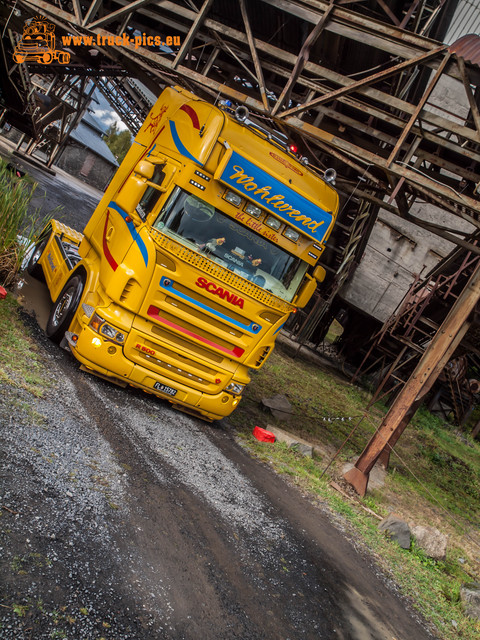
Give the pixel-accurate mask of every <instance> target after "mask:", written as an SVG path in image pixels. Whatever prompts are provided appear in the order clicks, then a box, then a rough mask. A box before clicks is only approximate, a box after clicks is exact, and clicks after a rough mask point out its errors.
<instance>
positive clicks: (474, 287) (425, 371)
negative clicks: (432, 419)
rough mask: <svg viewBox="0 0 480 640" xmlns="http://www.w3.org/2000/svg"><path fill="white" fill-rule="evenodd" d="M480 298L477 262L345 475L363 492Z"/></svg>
mask: <svg viewBox="0 0 480 640" xmlns="http://www.w3.org/2000/svg"><path fill="white" fill-rule="evenodd" d="M479 300H480V265H477V267H476V268H475V271H474V273H473V275H472V276H471V277H470V280H469V281H468V283H467V285H466V287H465V289H464V290H463V291H462V293H461V294H460V296H459V297H458V298H457V300H456V302H455V304H454V305H453V306H452V308H451V309H450V311H449V313H448V315H447V317H446V318H445V320H444V321H443V323H442V325H441V326H440V328H439V330H438V331H437V333H436V334H435V337H434V338H433V340H432V342H431V344H430V346H429V347H428V349H427V350H426V351H425V353H424V354H423V356H422V358H421V360H420V362H419V363H418V365H417V367H416V369H415V371H414V372H413V373H412V375H411V376H410V378H409V380H408V382H407V384H406V385H405V386H404V388H403V389H402V391H401V392H400V393H399V395H398V397H397V399H396V400H395V402H394V403H393V404H392V406H391V407H390V410H389V411H388V413H387V415H386V416H385V418H384V419H383V421H382V423H381V425H380V427H379V428H378V430H377V432H376V433H375V435H374V436H373V437H372V439H371V440H370V442H369V443H368V444H367V446H366V447H365V449H364V451H363V452H362V453H361V455H360V457H359V458H358V460H357V462H356V463H355V466H354V467H353V469H351V470H350V471H348V472H347V473H346V474H345V475H344V478H345V480H346V481H347V482H349V483H350V484H351V485H352V486H353V488H354V489H355V491H357V493H359V494H360V495H362V496H363V495H365V493H366V491H367V485H368V478H369V473H370V471H371V469H372V468H373V466H374V465H375V463H376V462H377V460H378V459H379V457H380V455H381V454H382V451H383V450H384V449H385V448H386V447H388V448H389V450H390V449H391V447H392V443H393V442H396V441H397V440H398V438H399V435H401V433H402V432H403V430H404V429H405V427H406V426H407V423H408V422H407V421H406V420H405V416H406V415H407V412H408V411H409V410H410V408H411V407H412V404H413V403H414V402H415V400H416V398H417V397H418V396H419V395H424V393H425V392H426V391H425V386H426V385H427V386H428V385H429V386H431V385H432V384H433V382H434V381H435V380H436V378H437V377H438V375H439V373H440V371H441V369H442V365H443V366H444V365H445V364H446V362H447V360H446V359H447V358H448V357H449V356H450V355H451V353H452V347H453V346H454V344H455V343H457V344H458V342H457V341H458V335H459V334H464V332H465V326H464V325H465V323H466V322H467V320H468V317H469V315H470V313H471V312H472V310H473V309H474V307H475V305H476V304H477V302H478V301H479Z"/></svg>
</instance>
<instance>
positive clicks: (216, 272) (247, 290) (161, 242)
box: [151, 229, 294, 313]
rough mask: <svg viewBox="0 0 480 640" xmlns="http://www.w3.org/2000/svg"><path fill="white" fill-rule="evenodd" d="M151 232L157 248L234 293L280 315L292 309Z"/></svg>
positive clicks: (186, 248) (233, 275)
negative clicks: (210, 277)
mask: <svg viewBox="0 0 480 640" xmlns="http://www.w3.org/2000/svg"><path fill="white" fill-rule="evenodd" d="M151 232H152V237H153V238H154V240H155V242H157V244H158V246H159V247H161V248H162V249H165V250H167V251H169V252H170V253H172V254H173V255H175V256H177V258H179V259H180V260H183V261H184V262H187V263H188V264H191V265H192V266H194V267H196V268H197V269H200V270H201V271H203V272H204V273H207V274H208V275H209V276H212V277H215V278H218V279H219V280H221V281H222V282H223V283H225V284H226V285H229V286H230V287H232V288H233V289H235V290H236V291H241V292H242V293H244V294H246V295H248V296H250V297H252V298H254V299H255V300H258V301H259V302H262V303H263V304H266V305H267V306H269V307H272V308H274V309H278V310H279V311H281V312H282V313H289V312H290V311H292V310H293V309H294V307H293V305H290V304H288V302H285V301H284V300H281V299H280V298H277V296H274V295H273V294H271V293H269V292H268V291H265V290H264V289H262V288H261V287H258V286H257V285H256V284H253V282H249V281H248V280H246V279H245V278H242V277H241V276H239V275H237V274H236V273H233V271H230V270H229V269H225V267H222V266H220V265H219V264H217V263H216V262H214V261H213V260H209V259H208V258H206V257H204V256H201V255H199V254H198V253H196V252H195V251H192V249H189V248H188V247H185V246H184V245H182V244H180V243H179V242H176V241H175V240H172V239H171V238H169V237H168V236H166V235H165V234H163V233H160V232H159V231H157V230H156V229H151Z"/></svg>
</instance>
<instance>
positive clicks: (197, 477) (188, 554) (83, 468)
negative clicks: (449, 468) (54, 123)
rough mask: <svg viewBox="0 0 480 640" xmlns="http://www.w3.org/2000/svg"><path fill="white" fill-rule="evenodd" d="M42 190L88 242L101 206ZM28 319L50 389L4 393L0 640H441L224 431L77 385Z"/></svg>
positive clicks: (0, 411) (330, 525) (62, 188)
mask: <svg viewBox="0 0 480 640" xmlns="http://www.w3.org/2000/svg"><path fill="white" fill-rule="evenodd" d="M41 184H42V185H43V187H44V188H45V190H46V191H47V193H48V194H49V195H48V198H49V202H51V203H52V205H55V204H57V200H58V199H62V198H63V201H64V203H66V204H67V205H68V203H69V202H70V203H77V204H76V205H75V207H77V206H78V211H76V210H75V209H71V208H70V209H68V211H69V212H70V213H68V215H67V216H66V219H65V222H67V224H74V220H72V218H74V217H75V216H74V214H75V215H76V214H77V213H78V215H79V216H80V218H79V220H78V224H76V225H74V226H76V228H78V229H79V230H80V229H82V228H83V226H84V220H83V218H84V217H85V216H87V217H88V207H89V206H90V205H91V204H92V202H93V203H94V201H95V194H92V193H90V192H89V193H88V194H86V193H84V188H83V187H82V185H81V184H80V183H77V182H76V181H74V180H72V181H70V182H69V181H68V180H67V179H66V178H65V177H64V176H60V177H57V178H52V177H50V176H49V177H48V178H47V177H42V181H41ZM82 202H83V208H82V207H81V206H80V205H81V203H82ZM80 209H81V211H80ZM82 216H83V217H82ZM31 287H33V289H32V291H31V292H30V293H31V294H32V295H31V296H30V300H32V299H38V297H40V298H41V297H42V294H41V290H40V289H39V287H40V285H35V284H33V285H31ZM26 289H28V287H26ZM39 291H40V294H39ZM32 292H33V293H32ZM23 295H24V296H25V297H26V298H29V294H28V291H27V290H24V292H23ZM43 296H44V297H45V294H43ZM43 303H44V304H46V302H45V300H44V301H43ZM0 304H1V303H0ZM27 307H28V304H27ZM25 318H26V319H27V321H28V322H29V324H30V325H31V329H32V332H33V335H34V337H35V340H36V342H37V344H38V349H39V351H40V354H41V357H42V358H43V361H44V365H45V370H46V371H48V375H49V377H50V378H51V380H52V385H53V386H52V390H51V391H50V392H49V393H48V394H47V395H46V396H45V397H44V398H35V397H33V396H32V395H30V394H28V393H27V392H26V391H24V390H22V388H21V387H20V386H19V387H18V388H14V387H12V386H9V385H7V384H3V383H0V386H1V389H2V393H1V395H0V430H1V440H0V483H1V484H0V486H1V498H0V506H1V508H0V547H1V548H0V584H1V586H0V603H1V604H0V638H1V640H50V639H55V638H67V639H69V640H101V639H102V638H103V639H104V640H110V639H111V640H162V639H171V640H181V639H185V640H229V639H242V640H249V639H251V640H260V639H272V640H277V639H278V640H281V639H282V640H297V639H308V638H312V639H313V638H315V639H317V640H318V639H323V640H331V639H334V638H338V639H339V640H411V639H412V638H414V639H415V640H427V638H432V637H433V636H431V635H430V634H429V633H428V631H427V630H426V628H425V625H424V624H423V623H422V622H421V621H420V620H419V619H418V618H417V617H416V616H415V615H414V614H413V613H412V611H411V610H410V609H409V607H408V606H407V605H406V603H405V601H404V600H402V599H401V598H400V597H399V596H398V594H397V593H396V591H395V588H394V586H393V585H392V584H390V583H389V582H388V581H387V580H386V579H385V578H384V577H382V575H381V574H380V573H379V571H378V570H377V569H376V568H375V565H374V563H373V562H372V560H371V559H369V557H368V555H367V554H365V553H364V552H362V551H361V550H358V549H357V545H356V543H355V540H353V539H351V536H350V537H349V536H347V535H345V531H344V528H343V526H342V523H341V522H340V521H339V520H338V519H337V520H336V519H334V518H333V517H332V516H331V515H330V514H329V513H328V511H327V510H326V508H325V507H324V506H322V505H320V504H312V503H311V502H310V501H309V500H308V499H307V498H305V497H304V496H302V495H300V493H299V492H298V490H297V489H295V488H294V487H292V486H290V485H288V484H287V483H286V482H284V481H283V480H282V479H281V478H279V477H277V476H276V475H275V474H274V473H273V472H272V471H271V470H270V468H268V467H267V466H265V465H263V464H261V463H258V462H257V461H255V460H252V459H251V458H250V457H249V455H248V454H247V453H246V452H245V451H244V450H243V449H242V448H241V446H240V445H239V443H238V442H237V439H236V435H235V432H234V430H233V429H232V428H231V427H230V426H229V424H228V422H226V421H223V422H222V423H217V424H215V425H209V424H206V423H203V422H201V421H199V420H196V419H193V418H191V417H187V416H185V415H183V414H180V413H177V412H175V411H173V410H172V409H171V408H170V406H169V405H168V404H167V403H162V402H161V401H159V400H158V399H155V398H153V397H150V396H147V395H145V394H142V393H141V392H137V391H135V390H132V389H126V390H124V389H119V388H117V387H115V386H113V385H111V384H109V383H107V382H103V381H102V380H99V379H97V378H94V377H92V376H89V375H88V374H85V373H82V372H81V371H79V369H78V366H77V363H76V362H75V361H74V359H73V357H72V356H71V354H69V353H67V352H65V351H62V350H61V349H59V348H58V347H56V346H55V345H53V344H51V343H49V342H48V341H47V340H46V338H45V337H44V335H43V332H42V330H41V329H40V328H39V326H38V324H37V322H36V320H35V318H33V317H32V316H28V315H25ZM0 368H1V363H0ZM0 380H1V378H0ZM252 426H253V425H252Z"/></svg>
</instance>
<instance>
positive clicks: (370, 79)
mask: <svg viewBox="0 0 480 640" xmlns="http://www.w3.org/2000/svg"><path fill="white" fill-rule="evenodd" d="M446 48H447V47H446V46H444V45H442V46H441V47H438V48H436V49H433V50H432V51H428V52H427V53H424V54H422V55H420V56H418V57H417V58H410V59H409V60H405V61H404V62H401V63H399V64H397V65H394V66H393V67H389V68H388V69H386V70H385V71H379V72H378V73H375V74H373V75H371V76H366V77H365V78H362V79H361V80H357V81H356V82H352V83H351V84H349V85H346V86H343V87H341V88H340V89H336V90H335V91H331V92H329V93H327V94H325V95H323V96H320V97H319V98H315V99H314V100H311V101H310V102H306V103H305V104H302V105H300V106H299V107H295V108H293V109H289V110H288V111H283V112H282V114H281V116H282V117H284V116H289V115H293V114H294V113H298V112H300V111H304V110H305V109H310V108H311V107H314V106H316V105H320V104H323V103H325V102H330V101H332V100H336V99H338V98H340V97H342V96H346V95H348V94H350V93H353V92H354V91H358V90H359V89H362V88H363V87H365V86H368V85H370V84H375V83H376V82H379V81H380V80H385V79H386V78H389V77H390V76H392V75H395V74H397V73H400V72H401V71H404V70H405V69H409V68H410V67H412V66H415V65H418V64H422V63H424V62H426V61H427V60H430V59H431V58H435V57H436V56H437V55H438V54H440V53H442V52H443V51H445V49H446ZM442 64H443V63H442ZM445 64H446V62H445ZM444 66H445V65H443V67H442V71H443V69H444ZM442 71H441V72H440V74H441V73H442ZM437 74H438V71H437Z"/></svg>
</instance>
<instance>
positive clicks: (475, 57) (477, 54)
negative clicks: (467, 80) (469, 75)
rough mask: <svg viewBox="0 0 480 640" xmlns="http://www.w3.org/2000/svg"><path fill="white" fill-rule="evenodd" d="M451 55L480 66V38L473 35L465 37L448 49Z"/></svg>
mask: <svg viewBox="0 0 480 640" xmlns="http://www.w3.org/2000/svg"><path fill="white" fill-rule="evenodd" d="M448 50H449V51H450V52H451V53H454V54H455V55H457V56H459V57H460V58H463V59H464V60H467V61H468V62H471V63H472V64H476V65H477V66H480V36H477V35H475V34H473V33H471V34H469V35H466V36H463V37H462V38H460V39H459V40H457V41H456V42H454V43H453V44H451V45H450V46H449V47H448Z"/></svg>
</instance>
